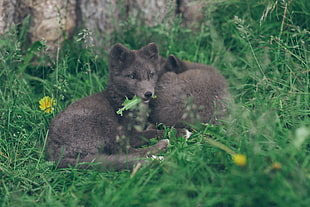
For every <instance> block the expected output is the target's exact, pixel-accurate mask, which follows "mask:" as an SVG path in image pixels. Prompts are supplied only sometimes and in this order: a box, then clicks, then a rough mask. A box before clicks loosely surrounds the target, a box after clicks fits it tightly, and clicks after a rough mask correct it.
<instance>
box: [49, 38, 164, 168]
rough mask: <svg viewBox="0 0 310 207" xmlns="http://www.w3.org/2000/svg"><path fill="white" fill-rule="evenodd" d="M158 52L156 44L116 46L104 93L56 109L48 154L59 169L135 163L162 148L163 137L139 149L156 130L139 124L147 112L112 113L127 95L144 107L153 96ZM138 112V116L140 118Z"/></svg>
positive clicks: (113, 166) (114, 166)
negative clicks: (133, 46) (63, 108)
mask: <svg viewBox="0 0 310 207" xmlns="http://www.w3.org/2000/svg"><path fill="white" fill-rule="evenodd" d="M159 62H160V61H159V53H158V47H157V45H156V44H155V43H150V44H148V45H147V46H144V47H143V48H141V49H139V50H129V49H127V48H125V47H124V46H122V45H121V44H116V45H115V46H113V48H112V49H111V52H110V55H109V70H110V74H109V81H108V85H107V87H106V89H105V90H104V91H103V92H100V93H96V94H94V95H91V96H88V97H85V98H83V99H81V100H79V101H77V102H75V103H73V104H71V105H69V106H68V107H67V108H66V109H65V110H64V111H62V112H61V113H59V114H58V115H57V116H56V117H55V118H54V119H53V120H52V121H51V124H50V128H49V135H48V139H47V156H48V158H49V160H52V161H56V162H58V167H68V166H70V165H71V166H75V165H76V164H79V167H81V168H84V167H87V166H88V164H86V163H89V162H94V163H95V165H96V166H98V167H99V168H100V167H101V168H104V169H105V168H108V169H109V168H112V169H113V170H120V169H124V168H127V167H129V168H130V167H133V165H134V164H135V163H136V162H137V160H139V159H140V160H141V158H144V157H146V155H152V154H155V153H158V152H159V151H161V150H164V149H166V147H167V145H168V141H167V140H160V141H159V142H158V143H157V144H156V145H154V146H150V147H147V148H139V147H141V146H142V145H144V144H145V143H146V141H147V140H148V139H150V138H153V137H156V136H157V135H158V134H157V133H160V132H159V131H157V130H155V129H145V128H143V127H144V126H143V127H142V130H141V127H140V130H137V129H136V128H135V127H134V125H139V124H141V125H143V124H145V120H146V119H147V114H146V113H145V114H142V115H141V113H139V112H140V111H145V110H140V109H137V110H133V111H131V112H130V111H129V112H124V114H123V116H120V115H118V114H117V113H116V111H117V110H118V109H119V108H121V107H122V103H123V102H124V100H125V98H126V97H128V98H129V99H131V98H133V97H134V96H135V95H136V96H138V97H140V98H141V99H142V100H143V103H142V105H143V107H147V106H148V102H149V101H150V99H151V97H152V96H153V95H154V91H155V84H156V82H157V78H158V77H157V74H158V71H159V69H160V68H159V67H160V66H159ZM141 116H142V118H141ZM143 116H144V117H143Z"/></svg>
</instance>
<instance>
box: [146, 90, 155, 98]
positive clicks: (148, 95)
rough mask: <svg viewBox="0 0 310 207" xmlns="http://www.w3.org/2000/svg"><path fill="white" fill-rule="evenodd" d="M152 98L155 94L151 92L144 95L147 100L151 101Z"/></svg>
mask: <svg viewBox="0 0 310 207" xmlns="http://www.w3.org/2000/svg"><path fill="white" fill-rule="evenodd" d="M152 96H153V93H152V92H151V91H147V92H145V93H144V97H145V98H146V99H150V98H151V97H152Z"/></svg>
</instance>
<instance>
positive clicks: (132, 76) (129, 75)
mask: <svg viewBox="0 0 310 207" xmlns="http://www.w3.org/2000/svg"><path fill="white" fill-rule="evenodd" d="M126 77H128V78H131V79H135V78H136V74H135V73H130V74H128V75H126Z"/></svg>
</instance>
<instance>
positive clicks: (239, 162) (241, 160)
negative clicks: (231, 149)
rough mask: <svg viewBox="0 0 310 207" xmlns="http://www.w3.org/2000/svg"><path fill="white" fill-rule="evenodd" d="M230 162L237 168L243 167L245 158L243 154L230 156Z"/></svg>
mask: <svg viewBox="0 0 310 207" xmlns="http://www.w3.org/2000/svg"><path fill="white" fill-rule="evenodd" d="M232 160H233V162H234V163H235V164H236V165H238V166H239V167H244V166H245V165H246V156H245V155H243V154H234V155H232Z"/></svg>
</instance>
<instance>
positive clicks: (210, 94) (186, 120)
mask: <svg viewBox="0 0 310 207" xmlns="http://www.w3.org/2000/svg"><path fill="white" fill-rule="evenodd" d="M163 71H164V72H163ZM161 74H162V76H161V77H160V79H159V81H158V83H157V87H156V95H157V98H156V99H153V100H151V103H150V107H151V111H152V112H151V114H150V119H149V120H150V121H151V122H152V123H163V124H165V125H168V126H174V127H176V128H184V127H186V126H188V124H196V123H216V120H217V119H218V118H220V117H222V115H223V114H224V112H225V102H227V98H228V92H227V84H226V81H225V78H224V77H223V76H222V75H221V74H220V73H219V72H218V71H217V70H216V69H214V68H213V67H211V66H208V65H203V64H198V63H187V62H184V61H181V60H179V59H178V58H177V57H176V56H173V55H171V56H169V57H168V59H167V60H166V63H165V64H163V66H162V72H161Z"/></svg>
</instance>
